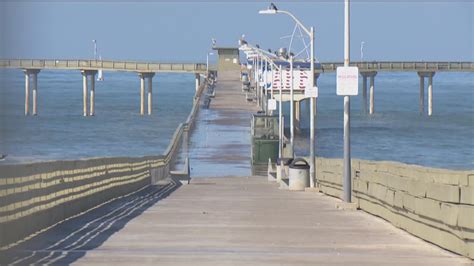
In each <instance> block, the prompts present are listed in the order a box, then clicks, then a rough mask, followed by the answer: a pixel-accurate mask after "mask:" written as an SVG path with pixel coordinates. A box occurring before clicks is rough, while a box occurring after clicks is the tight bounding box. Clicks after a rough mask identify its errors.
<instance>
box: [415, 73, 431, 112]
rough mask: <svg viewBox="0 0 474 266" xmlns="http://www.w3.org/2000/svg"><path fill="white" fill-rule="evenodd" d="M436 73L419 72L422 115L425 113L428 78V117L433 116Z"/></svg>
mask: <svg viewBox="0 0 474 266" xmlns="http://www.w3.org/2000/svg"><path fill="white" fill-rule="evenodd" d="M434 75H435V72H418V76H419V77H420V101H419V105H420V115H423V114H424V112H425V78H428V116H431V115H432V114H433V76H434Z"/></svg>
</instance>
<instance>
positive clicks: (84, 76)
mask: <svg viewBox="0 0 474 266" xmlns="http://www.w3.org/2000/svg"><path fill="white" fill-rule="evenodd" d="M82 105H83V106H82V111H83V112H82V113H83V115H84V116H87V72H86V71H85V70H83V71H82Z"/></svg>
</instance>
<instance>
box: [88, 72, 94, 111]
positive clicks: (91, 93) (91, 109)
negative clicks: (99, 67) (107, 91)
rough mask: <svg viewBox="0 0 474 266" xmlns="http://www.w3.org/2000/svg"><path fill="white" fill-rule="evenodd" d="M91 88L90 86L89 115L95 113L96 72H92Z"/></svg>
mask: <svg viewBox="0 0 474 266" xmlns="http://www.w3.org/2000/svg"><path fill="white" fill-rule="evenodd" d="M89 76H90V80H91V88H90V111H89V115H91V116H94V115H95V109H94V108H95V73H94V72H92V73H90V75H89Z"/></svg>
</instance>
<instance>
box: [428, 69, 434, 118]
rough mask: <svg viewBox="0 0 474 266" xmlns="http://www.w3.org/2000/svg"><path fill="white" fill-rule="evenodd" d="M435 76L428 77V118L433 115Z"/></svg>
mask: <svg viewBox="0 0 474 266" xmlns="http://www.w3.org/2000/svg"><path fill="white" fill-rule="evenodd" d="M433 75H434V73H433V74H431V75H429V76H428V116H431V115H433Z"/></svg>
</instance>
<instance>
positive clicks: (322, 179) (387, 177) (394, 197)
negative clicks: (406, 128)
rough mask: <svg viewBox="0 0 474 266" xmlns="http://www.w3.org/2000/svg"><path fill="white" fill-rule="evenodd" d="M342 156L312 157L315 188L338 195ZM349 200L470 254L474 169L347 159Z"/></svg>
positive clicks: (472, 254)
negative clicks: (316, 183) (349, 184)
mask: <svg viewBox="0 0 474 266" xmlns="http://www.w3.org/2000/svg"><path fill="white" fill-rule="evenodd" d="M342 170H343V167H342V160H341V159H324V158H318V159H317V160H316V174H317V178H318V185H319V188H320V190H321V191H322V192H323V193H325V194H328V195H331V196H334V197H338V198H341V197H342ZM352 176H353V185H352V187H353V194H352V201H353V202H355V203H356V204H357V206H358V207H359V208H360V209H362V210H364V211H366V212H368V213H371V214H374V215H376V216H380V217H382V218H383V219H385V220H387V221H389V222H390V223H392V224H393V225H395V226H397V227H399V228H402V229H404V230H406V231H407V232H409V233H411V234H413V235H415V236H418V237H420V238H422V239H424V240H426V241H429V242H432V243H434V244H436V245H438V246H440V247H443V248H445V249H447V250H450V251H452V252H455V253H458V254H461V255H463V256H466V257H469V258H471V259H474V171H454V170H444V169H434V168H428V167H422V166H416V165H408V164H402V163H396V162H376V161H364V160H353V161H352Z"/></svg>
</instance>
